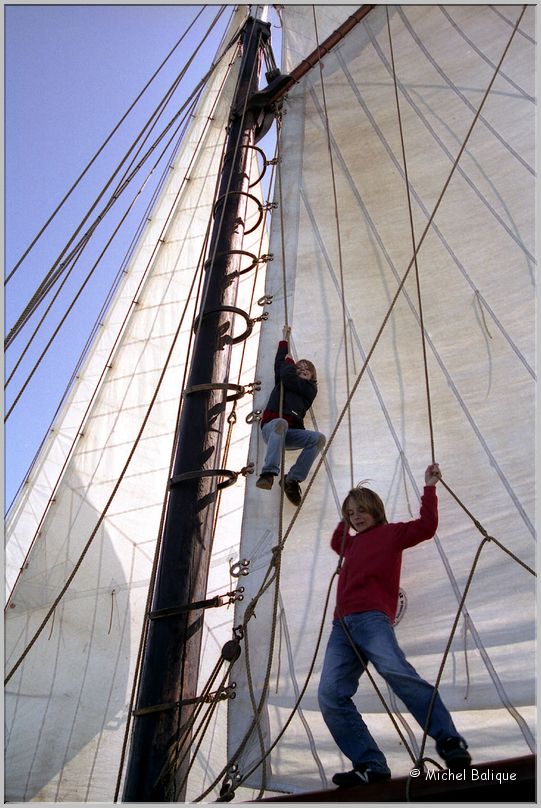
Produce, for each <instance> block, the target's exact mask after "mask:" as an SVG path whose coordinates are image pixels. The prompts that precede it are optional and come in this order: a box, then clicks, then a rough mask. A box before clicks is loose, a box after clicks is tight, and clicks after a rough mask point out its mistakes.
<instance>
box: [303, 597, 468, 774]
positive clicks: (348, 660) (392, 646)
mask: <svg viewBox="0 0 541 808" xmlns="http://www.w3.org/2000/svg"><path fill="white" fill-rule="evenodd" d="M343 619H344V623H345V626H346V628H347V631H348V632H349V635H350V637H351V639H352V640H353V642H354V643H355V645H356V647H357V650H358V652H359V654H360V656H361V658H362V660H363V661H361V660H360V659H359V656H358V655H357V654H356V653H355V650H354V649H353V648H352V645H351V642H350V639H349V638H348V636H347V634H346V632H345V631H344V628H343V627H342V624H341V622H340V620H334V621H333V627H332V631H331V635H330V637H329V642H328V644H327V651H326V653H325V660H324V662H323V670H322V672H321V680H320V683H319V693H318V697H319V707H320V709H321V712H322V715H323V718H324V719H325V723H326V724H327V727H328V728H329V730H330V732H331V735H332V736H333V738H334V740H335V742H336V743H337V745H338V746H339V748H340V749H341V750H342V752H343V753H344V755H345V756H346V757H347V758H349V759H350V760H351V762H352V763H353V765H354V766H357V765H359V764H361V763H362V764H367V763H369V764H370V765H371V766H372V768H374V769H379V770H381V771H389V767H388V766H387V761H386V760H385V755H384V754H383V752H382V751H381V749H380V748H379V747H378V745H377V743H376V742H375V740H374V739H373V737H372V736H371V734H370V732H369V731H368V727H367V726H366V724H365V723H364V721H363V720H362V718H361V716H360V714H359V712H358V711H357V708H356V707H355V704H354V703H353V701H352V696H353V695H354V694H355V692H356V691H357V687H358V685H359V679H360V677H361V675H362V673H363V672H364V670H365V668H366V665H367V664H368V662H372V663H373V665H374V667H375V669H376V670H377V672H378V673H379V674H380V675H381V676H382V677H383V678H384V679H385V681H386V682H387V683H388V684H389V686H390V687H391V689H392V690H393V691H394V692H395V693H396V695H397V696H398V697H399V698H400V699H402V701H403V702H404V704H405V705H406V707H407V708H408V710H409V711H410V712H411V714H412V715H413V717H414V718H415V719H416V721H417V722H418V723H419V724H420V725H421V727H422V728H423V729H424V727H425V724H426V718H427V714H428V708H429V705H430V700H431V699H432V694H433V692H434V688H433V686H432V685H430V684H428V682H425V681H424V679H421V677H420V676H419V674H418V673H417V671H416V670H415V668H414V667H413V666H412V665H410V663H409V662H408V661H407V659H406V657H405V656H404V652H403V651H402V650H401V648H400V647H399V645H398V643H397V641H396V637H395V633H394V629H393V627H392V625H391V621H390V620H389V618H388V617H387V615H385V614H383V612H379V611H372V612H360V613H357V614H349V615H346V617H344V618H343ZM374 698H379V697H378V696H376V695H375V696H374ZM428 734H429V735H430V736H431V737H432V738H434V740H435V741H436V744H437V742H438V741H443V740H445V739H446V738H460V737H461V736H460V735H459V733H458V732H457V730H456V728H455V725H454V724H453V720H452V718H451V716H450V714H449V711H448V710H447V708H446V707H445V705H444V704H443V702H442V700H441V698H440V696H439V695H436V698H435V700H434V704H433V707H432V712H431V716H430V722H429V725H428Z"/></svg>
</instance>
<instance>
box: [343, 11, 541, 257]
mask: <svg viewBox="0 0 541 808" xmlns="http://www.w3.org/2000/svg"><path fill="white" fill-rule="evenodd" d="M366 30H367V32H368V34H369V36H370V40H371V43H372V45H373V46H374V49H375V50H376V52H377V53H378V54H379V55H380V58H381V61H382V63H383V64H384V65H385V66H386V68H387V70H388V71H389V73H390V72H391V69H390V67H389V65H388V63H387V60H386V58H385V56H384V54H383V53H382V51H381V48H380V45H379V43H378V42H377V39H376V38H375V36H374V34H373V32H372V31H371V30H370V25H369V23H367V24H366ZM338 58H339V59H340V56H339V57H338ZM399 86H400V91H401V93H402V95H403V96H404V97H405V98H406V100H407V101H408V103H409V105H410V107H411V108H412V109H413V110H414V111H415V113H416V115H417V117H418V118H419V120H420V121H422V123H423V125H424V126H425V128H426V129H427V131H428V132H429V133H430V135H431V136H432V138H433V139H434V140H435V141H436V143H437V144H438V145H439V146H440V149H441V150H442V152H443V153H444V154H445V155H446V156H447V157H448V158H449V162H451V163H452V162H453V156H452V153H451V152H450V150H449V148H448V147H447V145H446V144H445V142H444V141H443V140H442V138H441V137H440V136H439V135H438V133H437V132H436V131H435V129H434V127H433V126H432V125H431V123H430V121H429V120H427V118H426V116H425V115H424V114H423V112H422V110H421V109H420V108H419V106H418V104H417V103H416V101H415V100H414V98H413V93H410V92H409V91H408V89H407V88H406V87H405V86H404V85H403V84H400V83H399ZM361 103H362V102H361ZM376 128H377V127H376ZM451 134H452V136H453V139H454V140H456V141H457V143H459V142H460V140H459V138H458V136H456V135H455V134H454V132H451ZM468 156H469V157H470V159H471V160H473V161H474V163H475V159H474V158H473V156H472V155H471V154H469V155H468ZM458 172H459V174H460V175H461V177H462V179H463V180H464V182H466V183H467V184H468V185H469V186H470V188H471V190H472V192H473V193H474V194H475V195H476V196H477V197H478V198H479V199H480V200H481V202H482V204H483V205H484V206H485V207H486V208H487V210H488V212H489V214H490V215H491V216H493V217H494V218H495V219H496V221H497V222H498V223H499V224H500V226H501V227H502V228H503V229H504V230H505V231H506V233H507V234H508V235H509V237H510V238H511V239H513V241H514V242H515V243H516V244H517V246H518V247H519V249H520V250H521V251H522V252H523V253H524V255H525V257H526V259H527V260H528V261H530V262H533V263H535V256H534V255H533V254H532V253H531V252H530V250H529V249H528V248H527V246H526V245H525V244H524V243H523V242H522V241H521V240H520V238H519V236H518V234H517V233H516V232H515V231H516V229H517V228H516V227H515V228H514V229H513V228H512V227H510V226H509V225H508V224H507V223H506V221H505V220H504V218H503V217H502V215H501V214H500V213H499V212H498V211H497V210H496V209H495V208H494V206H493V205H491V203H490V202H489V200H488V199H487V197H486V196H485V195H484V194H483V193H482V192H481V190H480V188H479V187H478V186H477V185H476V184H475V182H474V181H473V180H472V179H471V177H470V176H469V174H468V172H467V171H466V170H465V169H463V168H461V167H460V166H459V167H458ZM419 204H420V206H421V208H422V209H423V211H424V205H423V204H422V201H419ZM434 229H435V230H436V232H437V227H436V225H434ZM438 235H440V234H438ZM440 238H441V239H442V241H444V239H443V236H442V235H440ZM448 249H449V248H448ZM455 261H456V259H455Z"/></svg>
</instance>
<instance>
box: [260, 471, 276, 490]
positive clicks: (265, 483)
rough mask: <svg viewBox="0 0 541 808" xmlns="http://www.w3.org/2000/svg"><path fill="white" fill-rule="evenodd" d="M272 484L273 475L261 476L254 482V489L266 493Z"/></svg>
mask: <svg viewBox="0 0 541 808" xmlns="http://www.w3.org/2000/svg"><path fill="white" fill-rule="evenodd" d="M273 482H274V474H261V475H260V477H259V479H258V480H257V482H256V488H264V489H265V490H266V491H269V490H270V489H271V488H272V484H273Z"/></svg>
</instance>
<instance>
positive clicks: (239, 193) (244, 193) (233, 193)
mask: <svg viewBox="0 0 541 808" xmlns="http://www.w3.org/2000/svg"><path fill="white" fill-rule="evenodd" d="M228 196H247V197H248V198H249V199H251V200H252V201H253V202H255V204H256V205H257V207H258V210H259V217H258V219H257V222H256V223H255V224H254V226H253V227H251V228H250V229H249V230H245V231H244V235H245V236H247V235H248V233H253V232H254V230H257V228H258V227H259V225H260V224H261V222H262V221H263V214H264V211H263V205H262V204H261V202H260V201H259V199H258V198H257V196H254V195H253V194H249V193H247V191H228V192H227V193H226V194H223V195H222V196H220V197H219V198H218V199H217V200H216V204H215V205H214V209H213V211H212V215H213V216H216V211H217V210H218V205H219V204H220V202H224V201H225V199H226V198H227V197H228Z"/></svg>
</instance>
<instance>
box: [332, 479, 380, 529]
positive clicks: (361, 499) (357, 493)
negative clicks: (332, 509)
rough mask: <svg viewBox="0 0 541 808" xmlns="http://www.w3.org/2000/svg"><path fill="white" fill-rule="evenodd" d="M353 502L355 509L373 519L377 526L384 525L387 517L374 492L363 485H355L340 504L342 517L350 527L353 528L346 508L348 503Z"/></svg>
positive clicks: (378, 497)
mask: <svg viewBox="0 0 541 808" xmlns="http://www.w3.org/2000/svg"><path fill="white" fill-rule="evenodd" d="M351 500H352V501H353V502H354V503H355V504H356V505H357V507H359V508H362V509H363V510H365V511H366V512H367V513H369V514H370V516H372V517H373V518H374V519H375V522H376V524H377V525H386V524H387V516H386V514H385V505H384V504H383V500H382V499H381V497H380V496H378V494H376V492H375V491H372V490H371V489H370V488H366V487H365V486H363V485H357V486H356V487H355V488H352V489H351V491H349V493H348V495H347V497H346V498H345V500H344V502H343V503H342V516H343V517H344V519H345V520H346V522H347V523H348V525H349V526H350V527H353V526H352V524H351V522H350V520H349V516H348V508H349V505H350V501H351Z"/></svg>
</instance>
